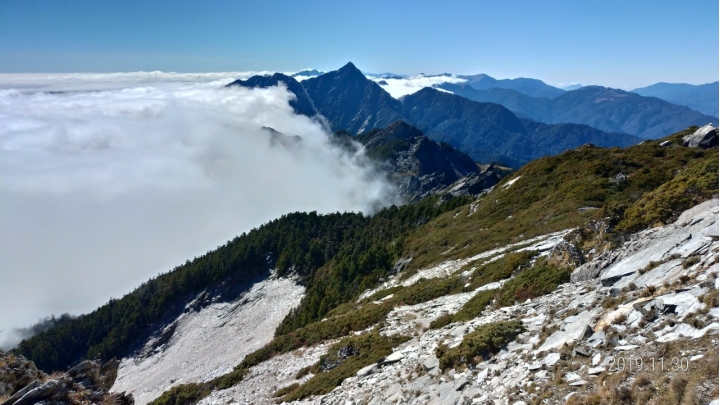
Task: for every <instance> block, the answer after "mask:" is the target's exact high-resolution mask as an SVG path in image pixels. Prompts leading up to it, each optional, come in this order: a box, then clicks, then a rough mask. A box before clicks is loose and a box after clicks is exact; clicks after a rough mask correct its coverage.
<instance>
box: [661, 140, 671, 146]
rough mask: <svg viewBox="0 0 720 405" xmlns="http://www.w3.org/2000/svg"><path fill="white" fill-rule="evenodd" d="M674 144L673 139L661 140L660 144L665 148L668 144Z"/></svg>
mask: <svg viewBox="0 0 720 405" xmlns="http://www.w3.org/2000/svg"><path fill="white" fill-rule="evenodd" d="M670 145H672V141H662V142H660V146H662V147H663V148H667V147H668V146H670Z"/></svg>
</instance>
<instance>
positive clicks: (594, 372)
mask: <svg viewBox="0 0 720 405" xmlns="http://www.w3.org/2000/svg"><path fill="white" fill-rule="evenodd" d="M603 371H605V367H603V366H598V367H592V368H589V369H588V372H587V373H588V375H598V374H600V373H602V372H603Z"/></svg>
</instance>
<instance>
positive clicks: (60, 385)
mask: <svg viewBox="0 0 720 405" xmlns="http://www.w3.org/2000/svg"><path fill="white" fill-rule="evenodd" d="M69 383H70V381H69V380H68V379H66V378H58V379H57V380H50V381H48V382H46V383H45V384H43V385H41V386H39V387H37V388H34V389H32V390H30V391H28V392H27V393H26V394H25V395H23V396H22V398H20V399H18V400H17V401H15V402H14V403H13V404H14V405H33V404H36V403H38V402H40V401H42V400H46V399H51V400H57V399H59V398H61V397H63V396H64V395H65V394H66V393H67V391H68V389H67V386H68V384H69Z"/></svg>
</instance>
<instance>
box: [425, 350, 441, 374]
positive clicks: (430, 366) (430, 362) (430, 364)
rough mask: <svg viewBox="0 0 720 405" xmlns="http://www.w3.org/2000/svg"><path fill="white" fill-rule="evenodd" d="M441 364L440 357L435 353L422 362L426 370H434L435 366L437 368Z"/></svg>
mask: <svg viewBox="0 0 720 405" xmlns="http://www.w3.org/2000/svg"><path fill="white" fill-rule="evenodd" d="M439 364H440V362H439V361H438V358H437V357H435V355H434V354H433V355H430V357H428V358H427V359H425V361H423V363H422V365H423V368H424V369H425V371H431V370H434V369H435V368H437V366H438V365H439Z"/></svg>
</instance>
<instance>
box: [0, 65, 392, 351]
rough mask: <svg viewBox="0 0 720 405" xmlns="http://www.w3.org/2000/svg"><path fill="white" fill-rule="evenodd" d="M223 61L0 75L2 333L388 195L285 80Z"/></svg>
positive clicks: (82, 308)
mask: <svg viewBox="0 0 720 405" xmlns="http://www.w3.org/2000/svg"><path fill="white" fill-rule="evenodd" d="M153 75H154V76H155V77H153ZM173 75H175V76H173ZM223 75H224V74H215V76H211V75H206V76H204V77H195V78H193V77H187V76H183V77H179V76H177V74H160V73H145V74H121V75H73V76H72V77H69V78H68V77H67V75H62V76H46V77H42V78H40V77H38V75H34V76H35V77H30V76H29V75H15V76H16V77H12V78H9V76H11V75H3V76H2V77H0V88H4V90H0V285H1V286H3V288H2V289H3V292H2V294H0V308H3V311H2V315H0V330H4V332H2V333H0V345H3V346H5V347H7V346H8V345H10V344H12V343H14V342H16V340H17V336H16V335H13V333H12V330H13V328H18V327H24V326H28V325H29V324H31V323H33V321H35V320H37V319H42V318H43V317H45V316H48V315H50V314H56V315H59V314H62V313H66V312H68V313H71V314H80V313H84V312H88V311H90V310H92V309H94V308H96V307H97V306H99V305H101V304H103V303H105V302H106V301H107V300H108V299H109V298H110V297H120V296H122V295H123V294H125V293H127V292H128V291H130V290H132V289H133V288H134V287H136V286H137V285H139V284H140V283H141V282H143V281H145V280H147V279H148V278H149V277H151V276H153V275H156V274H157V273H159V272H164V271H167V270H169V269H171V268H173V267H174V266H176V265H178V264H181V263H183V262H184V261H185V260H186V259H191V258H192V257H194V256H198V255H201V254H203V253H205V252H206V251H208V250H212V249H214V248H215V247H216V246H219V245H221V244H223V243H225V242H226V241H227V240H229V239H231V238H232V237H234V236H235V235H237V234H240V233H241V232H243V231H248V230H250V229H251V228H252V227H255V226H258V225H260V224H262V223H264V222H266V221H268V220H270V219H273V218H276V217H278V216H280V215H282V214H285V213H288V212H292V211H312V210H317V211H318V212H335V211H365V212H368V211H372V210H373V209H374V208H376V207H378V206H379V205H382V204H386V203H390V202H393V201H392V200H391V198H390V197H389V196H390V195H392V189H391V186H390V185H388V184H386V183H385V182H384V181H383V180H381V179H380V176H377V175H376V174H375V172H374V170H373V168H372V166H371V165H369V164H368V163H367V161H366V160H365V159H364V157H363V156H358V155H355V156H353V155H349V154H348V153H347V152H344V151H341V150H338V149H336V148H335V147H333V146H331V144H330V143H329V141H328V134H327V133H326V132H325V130H324V129H323V128H322V127H321V126H320V125H319V124H318V123H317V122H315V121H312V120H310V119H309V118H307V117H304V116H298V115H296V114H294V113H293V111H292V108H291V107H290V106H289V104H288V101H289V100H290V97H292V94H291V93H289V92H288V91H287V90H286V89H284V88H282V87H274V88H268V89H246V88H242V87H239V86H236V87H233V88H225V87H224V85H225V84H226V83H227V82H229V81H231V80H232V79H235V78H236V77H247V76H250V75H251V74H244V75H237V74H231V75H226V76H223ZM10 79H12V80H10ZM10 87H12V88H10ZM38 89H41V90H42V91H38ZM49 89H52V90H51V91H50V90H49ZM262 127H272V128H274V129H275V130H277V131H280V132H281V133H284V134H287V135H291V136H292V135H299V136H300V137H302V142H300V146H299V147H292V146H290V147H286V146H283V145H282V144H281V143H277V142H275V143H273V142H271V131H270V130H268V129H263V128H262Z"/></svg>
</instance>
